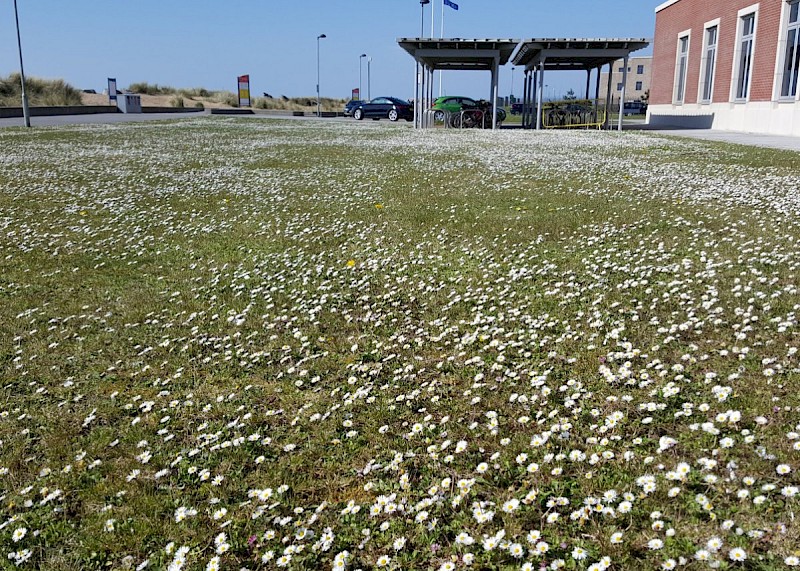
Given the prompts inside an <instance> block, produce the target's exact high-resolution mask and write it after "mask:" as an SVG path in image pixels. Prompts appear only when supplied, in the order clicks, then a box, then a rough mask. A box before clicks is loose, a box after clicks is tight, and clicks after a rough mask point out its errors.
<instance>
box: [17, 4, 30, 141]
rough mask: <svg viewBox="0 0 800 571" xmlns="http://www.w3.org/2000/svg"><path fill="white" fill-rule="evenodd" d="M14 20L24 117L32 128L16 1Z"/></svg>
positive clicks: (27, 125)
mask: <svg viewBox="0 0 800 571" xmlns="http://www.w3.org/2000/svg"><path fill="white" fill-rule="evenodd" d="M14 19H15V20H16V22H17V47H18V48H19V79H20V83H21V84H22V116H23V117H24V119H25V126H26V127H30V126H31V112H30V109H28V96H27V94H26V93H25V68H24V67H23V66H22V39H21V38H20V35H19V14H18V13H17V0H14Z"/></svg>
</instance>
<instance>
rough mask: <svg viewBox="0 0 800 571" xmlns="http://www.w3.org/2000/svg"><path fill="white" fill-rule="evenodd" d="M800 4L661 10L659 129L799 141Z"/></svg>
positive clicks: (674, 1)
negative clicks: (717, 131)
mask: <svg viewBox="0 0 800 571" xmlns="http://www.w3.org/2000/svg"><path fill="white" fill-rule="evenodd" d="M799 71H800V0H762V1H761V2H754V0H669V1H667V2H664V3H663V4H661V5H660V6H658V7H657V8H656V31H655V41H654V45H653V85H652V89H651V91H650V107H649V111H648V116H649V120H650V123H651V124H654V125H683V126H692V127H710V128H714V129H722V130H731V131H746V132H754V133H768V134H783V135H800V100H798V95H800V92H799V91H798V89H797V83H798V72H799Z"/></svg>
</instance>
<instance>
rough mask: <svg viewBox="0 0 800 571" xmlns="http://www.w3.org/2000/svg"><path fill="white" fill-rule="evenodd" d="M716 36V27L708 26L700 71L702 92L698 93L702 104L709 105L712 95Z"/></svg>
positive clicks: (715, 63) (715, 60) (717, 31)
mask: <svg viewBox="0 0 800 571" xmlns="http://www.w3.org/2000/svg"><path fill="white" fill-rule="evenodd" d="M718 34H719V28H718V27H717V26H710V27H708V28H706V32H705V48H704V50H703V63H702V67H701V70H700V71H701V73H702V74H703V80H702V83H701V88H702V92H701V93H700V101H701V102H702V103H711V98H712V96H713V94H714V70H715V69H716V65H717V36H718Z"/></svg>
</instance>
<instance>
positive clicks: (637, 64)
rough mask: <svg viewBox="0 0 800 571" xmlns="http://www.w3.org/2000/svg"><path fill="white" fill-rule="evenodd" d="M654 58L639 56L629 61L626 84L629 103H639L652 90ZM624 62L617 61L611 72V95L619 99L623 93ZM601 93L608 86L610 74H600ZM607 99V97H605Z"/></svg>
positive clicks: (626, 95) (626, 96)
mask: <svg viewBox="0 0 800 571" xmlns="http://www.w3.org/2000/svg"><path fill="white" fill-rule="evenodd" d="M652 69H653V58H652V56H638V57H631V58H629V59H628V77H627V83H626V84H625V99H626V100H627V101H639V100H640V99H641V98H642V97H646V95H647V92H648V91H649V90H650V78H651V76H652ZM623 71H624V69H623V60H621V59H620V60H617V61H615V62H614V65H613V66H612V72H611V95H612V96H614V98H619V94H620V93H621V92H622V76H623ZM600 85H601V86H602V88H601V91H602V92H603V93H605V91H603V90H604V89H605V86H606V85H608V72H603V73H602V74H600ZM604 97H605V96H604Z"/></svg>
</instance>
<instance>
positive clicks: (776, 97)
mask: <svg viewBox="0 0 800 571" xmlns="http://www.w3.org/2000/svg"><path fill="white" fill-rule="evenodd" d="M782 4H783V6H782V8H781V26H780V32H779V34H780V35H779V36H778V49H777V54H776V58H775V84H774V85H773V88H772V100H773V101H778V102H787V101H788V102H794V101H798V100H800V85H798V88H797V89H796V93H795V95H794V96H792V95H787V96H783V95H781V92H782V91H783V76H784V66H785V64H786V44H787V41H786V40H787V36H788V35H789V16H790V15H791V14H790V7H791V3H790V2H789V1H788V0H784V1H783V2H782ZM798 33H800V30H798ZM797 57H800V53H799V54H798V56H797ZM798 83H799V84H800V78H799V79H798Z"/></svg>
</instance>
